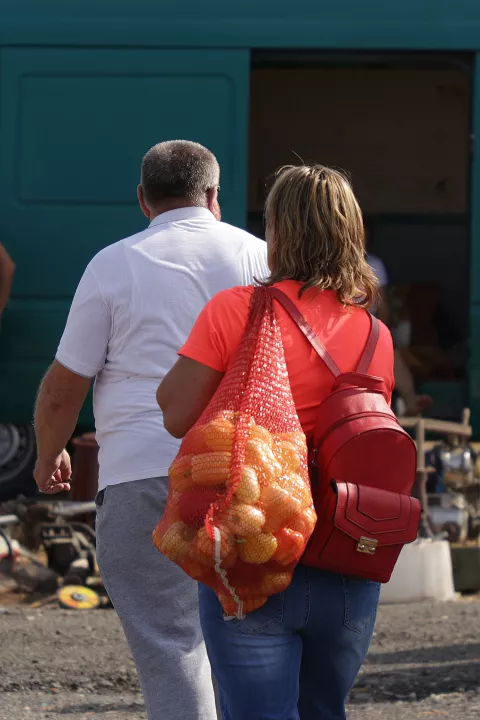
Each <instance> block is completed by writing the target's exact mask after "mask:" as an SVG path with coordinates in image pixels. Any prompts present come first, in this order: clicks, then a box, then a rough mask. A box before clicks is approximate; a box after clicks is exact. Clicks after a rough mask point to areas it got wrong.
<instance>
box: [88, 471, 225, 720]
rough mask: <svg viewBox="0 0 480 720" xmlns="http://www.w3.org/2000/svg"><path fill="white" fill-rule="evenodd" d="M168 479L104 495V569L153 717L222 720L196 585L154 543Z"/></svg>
mask: <svg viewBox="0 0 480 720" xmlns="http://www.w3.org/2000/svg"><path fill="white" fill-rule="evenodd" d="M167 482H168V481H167V478H155V479H150V480H136V481H135V482H128V483H122V484H120V485H110V486H109V487H107V488H106V490H105V491H104V492H103V493H100V494H99V497H98V500H97V559H98V565H99V567H100V571H101V573H102V578H103V581H104V583H105V587H106V590H107V592H108V594H109V596H110V599H111V600H112V602H113V605H114V607H115V610H116V611H117V613H118V615H119V617H120V620H121V622H122V625H123V628H124V630H125V635H126V636H127V640H128V644H129V646H130V650H131V652H132V655H133V658H134V660H135V663H136V666H137V672H138V676H139V680H140V685H141V687H142V691H143V695H144V698H145V704H146V707H147V713H148V718H149V720H177V718H178V720H216V717H217V715H216V711H215V699H214V693H213V687H212V680H211V674H210V665H209V663H208V659H207V654H206V650H205V645H204V642H203V637H202V631H201V629H200V622H199V618H198V590H197V583H196V582H194V581H193V580H191V579H190V578H189V577H188V576H187V575H185V573H184V572H183V571H182V570H180V568H178V567H177V566H176V565H174V564H173V563H172V562H170V561H169V560H167V559H166V558H165V557H163V555H161V554H160V553H159V552H158V550H156V549H155V547H154V546H153V544H152V531H153V529H154V528H155V526H156V524H157V522H158V520H159V518H160V515H161V514H162V511H163V509H164V507H165V502H166V499H167V493H168V490H167Z"/></svg>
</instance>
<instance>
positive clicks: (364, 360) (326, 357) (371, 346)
mask: <svg viewBox="0 0 480 720" xmlns="http://www.w3.org/2000/svg"><path fill="white" fill-rule="evenodd" d="M269 291H270V294H271V296H272V297H273V298H274V299H275V300H277V301H278V302H279V303H280V305H281V306H282V307H283V308H284V310H286V311H287V313H288V314H289V315H290V317H291V318H292V320H293V322H294V323H295V324H296V325H297V326H298V328H299V329H300V330H301V331H302V333H303V334H304V335H305V337H306V338H307V340H308V341H309V343H310V344H311V346H312V347H313V349H314V350H315V352H316V353H317V354H318V355H319V356H320V358H321V359H322V360H323V362H324V363H325V365H326V366H327V368H328V369H329V370H330V372H331V373H332V375H333V377H335V378H337V377H338V376H339V375H341V374H342V371H341V370H340V369H339V367H338V365H337V363H336V362H335V361H334V360H333V358H332V356H331V355H330V353H329V352H328V350H327V348H326V347H325V345H324V344H323V342H322V341H321V340H320V338H319V337H318V335H317V334H316V333H315V332H314V331H313V329H312V327H311V326H310V325H309V324H308V322H307V321H306V320H305V318H304V317H303V315H302V313H301V312H300V310H299V309H298V308H297V306H296V305H295V303H294V302H292V301H291V300H290V298H289V297H288V295H285V293H284V292H283V291H282V290H279V289H278V288H276V287H270V288H269ZM368 315H369V317H370V333H369V335H368V339H367V344H366V345H365V349H364V351H363V353H362V356H361V358H360V360H359V362H358V366H357V368H356V371H355V372H358V373H362V374H364V375H366V374H367V373H368V369H369V367H370V364H371V362H372V359H373V356H374V354H375V350H376V347H377V343H378V337H379V334H380V325H379V323H378V320H377V318H376V317H375V316H374V315H372V314H371V313H368Z"/></svg>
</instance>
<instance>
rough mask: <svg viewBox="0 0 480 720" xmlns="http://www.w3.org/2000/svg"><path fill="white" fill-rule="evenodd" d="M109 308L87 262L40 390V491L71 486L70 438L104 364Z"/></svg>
mask: <svg viewBox="0 0 480 720" xmlns="http://www.w3.org/2000/svg"><path fill="white" fill-rule="evenodd" d="M109 336H110V313H109V310H108V307H107V305H106V304H105V302H104V300H103V298H102V295H101V293H100V290H99V287H98V284H97V281H96V279H95V276H94V274H93V272H92V270H91V268H90V267H88V268H87V270H86V271H85V273H84V275H83V277H82V279H81V280H80V284H79V286H78V288H77V291H76V293H75V297H74V299H73V303H72V307H71V308H70V313H69V315H68V320H67V325H66V328H65V331H64V333H63V337H62V339H61V342H60V345H59V348H58V351H57V356H56V360H55V362H54V363H53V365H52V366H51V368H50V370H49V371H48V372H47V374H46V376H45V378H44V379H43V382H42V384H41V386H40V390H39V393H38V400H37V407H36V410H35V430H36V435H37V446H38V460H37V467H36V471H35V480H36V481H37V485H38V487H39V488H40V490H42V491H43V492H48V493H55V492H61V491H62V490H68V489H69V488H70V485H69V480H70V476H71V473H72V471H71V467H70V457H69V455H68V453H67V451H66V450H65V449H64V448H65V445H66V444H67V442H68V441H69V440H70V438H71V436H72V433H73V431H74V430H75V425H76V423H77V420H78V415H79V413H80V410H81V407H82V405H83V403H84V401H85V398H86V396H87V393H88V390H89V388H90V385H91V382H92V379H93V378H94V377H95V376H96V375H98V373H99V372H100V371H101V370H102V369H103V367H104V365H105V358H106V354H107V348H108V341H109Z"/></svg>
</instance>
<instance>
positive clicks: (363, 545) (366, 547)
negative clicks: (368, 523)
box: [357, 536, 378, 555]
mask: <svg viewBox="0 0 480 720" xmlns="http://www.w3.org/2000/svg"><path fill="white" fill-rule="evenodd" d="M377 545H378V540H373V539H372V538H368V537H363V536H362V537H361V538H360V540H359V541H358V543H357V552H359V553H364V554H365V555H375V550H376V549H377Z"/></svg>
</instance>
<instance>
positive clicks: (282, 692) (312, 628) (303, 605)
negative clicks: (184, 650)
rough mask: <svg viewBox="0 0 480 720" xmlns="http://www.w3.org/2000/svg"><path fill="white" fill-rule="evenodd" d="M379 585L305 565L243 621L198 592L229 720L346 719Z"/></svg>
mask: <svg viewBox="0 0 480 720" xmlns="http://www.w3.org/2000/svg"><path fill="white" fill-rule="evenodd" d="M379 594H380V586H379V584H378V583H374V582H368V581H366V580H360V579H356V578H347V577H343V576H342V575H336V574H332V573H327V572H322V571H320V570H315V569H313V568H307V567H305V566H304V565H300V566H299V567H298V568H297V569H296V571H295V573H294V576H293V580H292V583H291V585H290V586H289V588H288V589H287V590H286V591H285V592H284V593H280V594H279V595H274V596H273V597H271V598H270V599H269V600H268V602H267V604H266V605H264V606H263V607H262V608H260V609H259V610H256V611H255V612H253V613H251V614H249V615H247V617H246V618H245V620H237V619H233V620H224V617H223V612H222V608H221V605H220V603H219V601H218V599H217V597H216V595H215V593H214V592H213V590H211V589H210V588H208V587H206V586H204V585H201V586H200V619H201V623H202V630H203V635H204V637H205V642H206V645H207V651H208V655H209V658H210V664H211V666H212V670H213V674H214V675H215V678H216V680H217V683H218V686H219V694H220V703H221V706H222V713H223V719H224V720H299V719H300V718H301V720H344V719H345V717H346V715H345V702H346V698H347V694H348V692H349V690H350V688H351V686H352V685H353V683H354V681H355V678H356V676H357V674H358V671H359V670H360V667H361V665H362V663H363V660H364V659H365V655H366V654H367V651H368V648H369V645H370V641H371V639H372V634H373V628H374V625H375V619H376V614H377V607H378V599H379Z"/></svg>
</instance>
